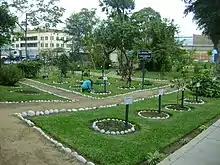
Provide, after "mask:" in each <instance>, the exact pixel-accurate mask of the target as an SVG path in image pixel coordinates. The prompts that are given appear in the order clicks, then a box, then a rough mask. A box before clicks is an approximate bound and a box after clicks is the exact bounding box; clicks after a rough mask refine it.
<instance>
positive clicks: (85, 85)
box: [81, 79, 93, 92]
mask: <svg viewBox="0 0 220 165" xmlns="http://www.w3.org/2000/svg"><path fill="white" fill-rule="evenodd" d="M92 86H93V81H92V80H91V79H89V80H85V81H84V82H83V84H82V85H81V88H82V92H86V91H88V92H91V90H92Z"/></svg>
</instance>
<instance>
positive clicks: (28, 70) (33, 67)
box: [18, 61, 42, 78]
mask: <svg viewBox="0 0 220 165" xmlns="http://www.w3.org/2000/svg"><path fill="white" fill-rule="evenodd" d="M41 67H42V63H41V62H37V61H27V62H22V63H19V64H18V68H20V69H21V70H22V71H23V73H24V76H25V77H26V78H34V77H37V74H38V73H39V71H40V69H41Z"/></svg>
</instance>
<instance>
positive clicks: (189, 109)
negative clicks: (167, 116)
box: [164, 104, 192, 112]
mask: <svg viewBox="0 0 220 165" xmlns="http://www.w3.org/2000/svg"><path fill="white" fill-rule="evenodd" d="M170 105H172V104H170ZM170 105H166V106H165V107H164V108H165V109H166V110H171V111H176V112H188V111H191V110H192V109H191V108H190V107H187V108H188V110H177V109H170V108H168V106H170Z"/></svg>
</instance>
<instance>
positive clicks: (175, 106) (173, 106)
mask: <svg viewBox="0 0 220 165" xmlns="http://www.w3.org/2000/svg"><path fill="white" fill-rule="evenodd" d="M165 108H166V109H169V110H176V111H189V110H190V108H189V107H187V106H183V107H182V106H181V105H179V104H169V105H166V106H165Z"/></svg>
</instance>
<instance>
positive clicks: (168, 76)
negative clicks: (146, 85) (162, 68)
mask: <svg viewBox="0 0 220 165" xmlns="http://www.w3.org/2000/svg"><path fill="white" fill-rule="evenodd" d="M188 75H189V76H195V75H196V74H195V73H193V72H189V73H188ZM180 76H181V72H165V73H164V75H163V76H162V75H161V74H160V72H146V73H145V78H149V79H161V80H172V79H174V78H175V77H180ZM134 77H140V78H141V77H142V72H141V71H136V72H135V73H134Z"/></svg>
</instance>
